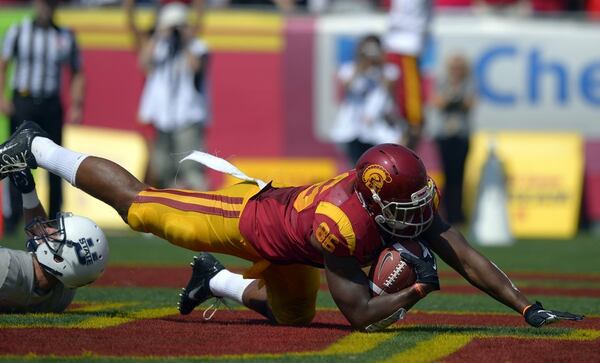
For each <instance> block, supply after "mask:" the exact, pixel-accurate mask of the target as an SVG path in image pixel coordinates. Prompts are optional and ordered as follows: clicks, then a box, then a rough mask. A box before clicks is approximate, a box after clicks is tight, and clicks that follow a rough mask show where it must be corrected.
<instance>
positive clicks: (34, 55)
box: [0, 0, 85, 233]
mask: <svg viewBox="0 0 600 363" xmlns="http://www.w3.org/2000/svg"><path fill="white" fill-rule="evenodd" d="M58 4H59V0H34V1H33V7H34V15H33V18H26V19H24V20H23V21H21V22H18V23H15V24H13V25H12V26H11V27H10V28H9V29H8V31H7V33H6V36H5V38H4V43H3V47H2V54H1V56H0V90H2V91H3V90H4V89H5V86H6V82H7V75H8V74H7V72H8V65H9V63H10V62H11V61H12V62H13V63H14V65H15V72H14V76H13V79H12V83H11V88H12V100H9V99H6V98H5V97H3V96H0V112H2V113H4V114H5V115H7V116H8V117H10V127H11V130H13V131H14V130H15V129H16V128H17V127H18V126H19V125H20V124H21V123H22V122H23V121H24V120H31V121H34V122H36V123H38V124H39V125H40V126H41V127H42V128H43V129H44V130H45V131H46V132H47V133H48V134H49V135H50V138H51V139H52V140H53V141H54V142H56V143H57V144H61V143H62V129H63V106H62V103H61V98H60V95H61V84H62V82H61V73H62V68H63V66H68V68H69V69H70V71H71V99H70V104H69V106H70V107H69V115H68V121H69V122H73V123H79V122H81V117H82V112H83V100H84V90H85V79H84V75H83V68H82V60H81V55H80V53H79V47H78V46H77V41H76V39H75V34H74V33H73V31H71V30H70V29H66V28H62V27H60V26H58V25H57V24H56V23H55V21H54V13H55V10H56V8H57V6H58ZM2 93H3V92H2ZM48 176H49V184H50V205H49V212H50V215H51V216H55V215H56V214H57V213H58V212H59V211H60V209H61V205H62V182H61V179H60V178H58V177H57V176H55V175H52V174H49V175H48ZM5 205H6V204H5ZM4 212H5V213H4V215H5V218H6V219H7V220H6V223H5V226H6V231H7V232H8V233H11V232H12V231H14V228H15V227H16V225H17V224H18V223H19V221H20V220H21V217H22V211H21V194H20V193H19V192H18V191H16V190H15V189H14V188H13V187H11V188H10V211H7V210H5V211H4Z"/></svg>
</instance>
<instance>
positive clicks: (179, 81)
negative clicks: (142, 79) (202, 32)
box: [139, 39, 208, 132]
mask: <svg viewBox="0 0 600 363" xmlns="http://www.w3.org/2000/svg"><path fill="white" fill-rule="evenodd" d="M169 47H170V45H169V42H168V41H167V40H166V39H159V40H157V42H156V45H155V47H154V53H153V64H154V69H153V70H152V71H151V72H150V73H149V74H148V78H147V79H146V83H145V85H144V90H143V92H142V100H141V103H140V110H139V116H140V120H141V121H142V122H144V123H151V124H153V125H154V127H156V129H158V130H160V131H163V132H171V131H174V130H177V129H181V128H183V127H185V126H188V125H191V124H193V123H197V122H205V121H206V120H207V118H208V109H207V100H206V93H205V92H204V90H203V89H202V88H201V87H202V85H200V84H197V81H198V78H197V77H196V74H195V73H194V72H192V70H191V69H190V67H189V66H188V64H187V62H188V60H187V59H186V57H185V53H184V52H179V53H177V54H176V55H175V56H169ZM187 51H189V52H190V53H191V54H193V55H194V56H196V57H202V56H204V55H206V54H207V53H208V48H207V47H206V45H205V44H204V43H203V42H201V41H200V40H198V39H194V40H193V41H191V42H190V44H188V46H187ZM203 66H204V65H203Z"/></svg>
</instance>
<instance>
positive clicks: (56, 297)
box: [0, 247, 75, 313]
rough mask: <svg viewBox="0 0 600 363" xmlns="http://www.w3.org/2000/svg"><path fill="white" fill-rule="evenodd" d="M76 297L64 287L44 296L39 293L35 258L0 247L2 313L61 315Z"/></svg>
mask: <svg viewBox="0 0 600 363" xmlns="http://www.w3.org/2000/svg"><path fill="white" fill-rule="evenodd" d="M74 296H75V290H74V289H67V288H65V287H64V285H63V284H61V283H58V284H56V286H55V287H54V288H53V289H52V290H50V291H48V292H46V293H43V294H40V293H38V292H36V291H35V273H34V271H33V255H32V254H31V253H30V252H25V251H15V250H11V249H8V248H3V247H0V313H3V312H8V313H26V312H36V313H58V312H62V311H64V310H65V309H66V308H67V306H69V304H70V303H71V301H72V300H73V297H74Z"/></svg>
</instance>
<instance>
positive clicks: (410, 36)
mask: <svg viewBox="0 0 600 363" xmlns="http://www.w3.org/2000/svg"><path fill="white" fill-rule="evenodd" d="M432 7H433V4H432V0H392V1H391V4H390V10H389V19H388V31H387V33H386V35H385V37H384V45H385V49H386V53H387V54H386V60H387V61H388V62H390V63H392V64H395V65H396V66H397V67H398V68H399V69H400V79H399V81H398V82H397V83H396V87H395V89H394V93H395V95H394V98H395V100H396V106H397V107H398V110H399V111H400V113H401V115H402V116H403V117H404V119H405V120H406V121H407V123H408V128H407V132H406V135H405V142H404V143H405V144H406V146H408V147H409V148H411V149H413V150H414V149H415V148H416V146H417V144H418V142H419V140H420V138H421V133H422V131H423V124H424V121H425V120H424V112H423V89H422V81H421V71H420V69H419V57H420V56H421V53H422V51H423V49H424V48H425V43H426V41H427V37H428V34H429V24H430V22H431V16H432Z"/></svg>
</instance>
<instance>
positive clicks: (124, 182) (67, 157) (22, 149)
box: [0, 121, 147, 220]
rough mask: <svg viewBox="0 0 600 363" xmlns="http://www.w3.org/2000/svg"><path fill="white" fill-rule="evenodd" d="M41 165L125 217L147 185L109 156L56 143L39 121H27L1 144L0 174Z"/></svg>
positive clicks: (2, 176) (2, 175) (1, 175)
mask: <svg viewBox="0 0 600 363" xmlns="http://www.w3.org/2000/svg"><path fill="white" fill-rule="evenodd" d="M38 166H40V167H42V168H44V169H46V170H48V171H49V172H51V173H53V174H55V175H58V176H59V177H61V178H63V179H65V180H66V181H68V182H69V183H71V184H72V185H74V186H76V187H78V188H79V189H81V190H83V191H84V192H86V193H88V194H90V195H91V196H93V197H95V198H97V199H100V200H102V201H103V202H105V203H107V204H109V205H110V206H112V207H113V208H115V209H116V210H117V212H118V213H119V214H120V215H121V217H122V218H123V219H124V220H127V219H126V218H127V211H128V209H129V206H130V205H131V203H132V202H133V200H134V198H135V196H136V195H137V194H138V193H139V192H140V191H141V190H143V189H145V188H146V187H147V186H146V185H145V184H143V183H142V182H140V181H139V180H137V179H136V178H135V177H134V176H133V175H131V174H130V173H129V172H128V171H127V170H125V169H124V168H122V167H121V166H119V165H117V164H116V163H114V162H112V161H110V160H106V159H102V158H98V157H93V156H87V155H84V154H81V153H78V152H75V151H72V150H69V149H66V148H64V147H62V146H59V145H57V144H56V143H54V142H53V141H52V140H50V139H49V138H48V136H47V134H46V133H45V132H44V131H42V130H41V128H40V127H39V126H38V125H37V124H35V123H33V122H27V121H26V122H23V124H22V125H21V126H20V127H19V128H18V129H17V131H15V133H14V134H13V135H12V136H11V137H10V138H9V139H8V140H7V141H6V142H5V143H4V144H2V145H0V178H4V177H5V176H6V175H7V174H8V173H9V172H11V171H16V170H22V169H24V168H26V167H29V168H36V167H38Z"/></svg>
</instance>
